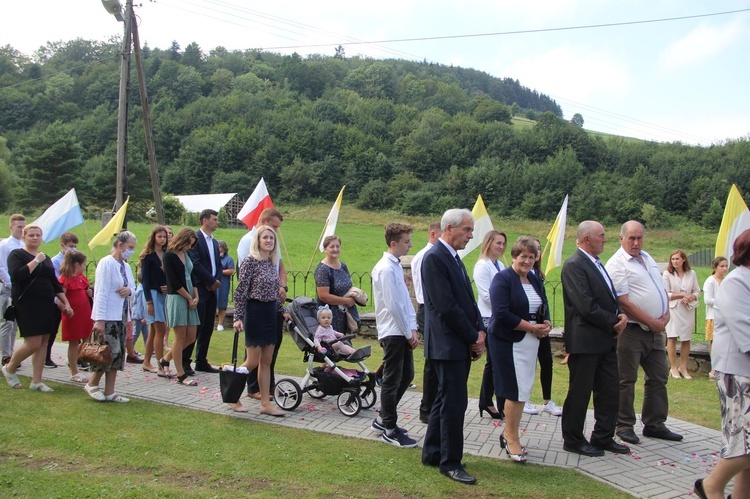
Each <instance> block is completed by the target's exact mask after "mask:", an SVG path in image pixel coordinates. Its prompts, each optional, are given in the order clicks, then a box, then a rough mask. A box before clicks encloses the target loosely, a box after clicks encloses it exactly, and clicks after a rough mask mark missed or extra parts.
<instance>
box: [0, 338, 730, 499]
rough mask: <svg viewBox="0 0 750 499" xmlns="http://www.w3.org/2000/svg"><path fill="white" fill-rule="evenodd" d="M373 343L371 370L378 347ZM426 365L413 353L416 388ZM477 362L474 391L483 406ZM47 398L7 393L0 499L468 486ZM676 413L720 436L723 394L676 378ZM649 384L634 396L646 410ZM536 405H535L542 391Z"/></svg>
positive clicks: (536, 490) (373, 450)
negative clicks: (719, 396)
mask: <svg viewBox="0 0 750 499" xmlns="http://www.w3.org/2000/svg"><path fill="white" fill-rule="evenodd" d="M231 341H232V334H231V333H229V332H222V333H219V332H216V333H214V341H213V342H212V347H211V355H210V358H211V360H212V361H214V362H217V363H218V362H221V361H225V360H229V357H230V353H231ZM365 343H370V344H372V346H373V348H372V351H373V355H372V357H370V358H369V359H367V361H366V364H367V366H368V367H369V368H370V369H371V370H374V369H375V368H377V366H378V365H379V363H380V360H381V355H382V350H381V349H380V347H379V346H378V345H377V343H376V342H374V341H367V340H357V341H356V344H357V345H358V346H361V345H362V344H365ZM423 362H424V359H423V357H422V354H421V350H419V349H418V350H417V351H416V355H415V369H416V372H417V376H416V379H415V383H416V384H417V387H418V388H417V389H418V390H421V373H422V366H423ZM304 369H305V365H304V363H303V362H302V353H301V352H300V351H299V349H298V348H297V347H296V345H295V344H294V342H293V341H292V340H291V338H289V337H285V339H284V343H283V345H282V348H281V351H280V354H279V360H278V363H277V372H278V376H280V377H281V376H283V375H285V374H288V375H292V376H301V375H302V374H303V373H304ZM481 370H482V361H480V362H479V363H477V364H475V365H474V366H473V368H472V371H471V376H470V380H469V394H470V396H471V397H473V398H476V397H477V396H478V393H479V382H480V376H481ZM53 386H54V388H55V393H54V394H52V395H43V394H40V393H36V392H31V391H29V390H12V389H10V388H9V387H8V386H7V385H6V384H4V383H3V384H1V385H0V399H1V400H3V403H1V404H0V420H2V421H3V427H4V429H5V431H3V432H0V463H1V466H0V495H1V496H3V497H102V496H112V497H147V496H152V497H184V496H188V495H189V496H191V497H236V496H238V495H241V496H250V497H266V496H270V495H273V496H279V497H299V496H304V497H330V496H356V497H384V496H420V497H424V496H429V497H453V496H457V495H461V494H466V493H467V492H468V491H467V489H466V488H465V486H461V485H458V484H455V483H453V482H451V481H450V480H447V479H444V478H442V477H440V475H439V474H438V472H437V470H433V469H428V468H425V467H423V466H422V465H421V464H420V454H419V450H418V449H396V448H394V447H391V446H387V445H383V444H382V443H379V442H373V441H369V440H360V439H353V438H347V437H337V436H332V435H327V434H322V433H315V432H311V431H305V430H296V429H292V428H285V427H281V426H276V425H270V424H265V423H258V422H254V421H244V420H240V419H235V418H231V417H225V416H218V415H216V414H209V413H203V412H200V411H191V410H188V409H183V408H178V407H172V406H165V405H161V404H157V403H152V402H145V401H139V400H134V401H133V402H131V403H130V404H127V405H117V404H94V403H92V402H91V401H90V400H88V398H86V397H84V396H83V395H82V392H81V391H80V388H77V387H75V386H68V385H59V384H53ZM668 389H669V394H670V403H671V405H670V415H671V416H674V417H677V418H680V419H685V420H688V421H692V422H695V423H698V424H703V425H706V426H708V427H711V428H714V429H718V428H719V422H720V417H719V409H718V401H717V396H716V389H715V388H714V385H713V383H712V382H709V381H708V380H707V378H706V377H705V376H696V378H695V380H693V381H686V380H682V381H676V380H670V382H669V385H668ZM566 390H567V368H565V367H564V366H560V365H559V359H556V360H555V378H554V381H553V398H554V400H555V401H557V403H558V404H562V402H563V400H564V398H565V393H566ZM642 394H643V391H642V382H641V383H640V384H639V386H638V389H637V396H636V410H637V411H640V404H641V401H642ZM532 401H533V402H535V403H537V404H540V403H541V393H540V388H539V384H538V383H537V384H536V385H535V387H534V392H533V394H532ZM464 461H465V462H466V463H467V464H468V466H469V469H470V471H471V472H472V473H473V474H475V476H477V477H478V479H479V484H478V485H477V486H476V487H472V488H471V490H470V493H471V494H472V496H476V497H497V496H498V494H501V495H502V497H535V498H536V497H539V498H557V497H581V498H584V497H628V496H627V495H625V494H622V493H620V492H619V491H617V490H614V489H612V488H610V487H608V486H606V485H604V484H602V483H600V482H597V481H596V480H593V479H590V478H588V477H585V476H582V475H580V474H578V473H577V472H576V471H574V470H571V469H561V468H555V467H549V466H538V465H526V466H519V465H517V464H514V463H511V462H509V461H506V460H502V461H498V460H496V459H489V458H480V457H474V456H468V455H467V456H465V458H464Z"/></svg>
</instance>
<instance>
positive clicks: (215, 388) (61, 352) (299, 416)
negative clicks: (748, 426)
mask: <svg viewBox="0 0 750 499" xmlns="http://www.w3.org/2000/svg"><path fill="white" fill-rule="evenodd" d="M66 348H67V346H66V345H64V344H55V346H54V350H53V359H54V360H55V362H56V363H58V364H60V367H59V368H57V369H45V370H44V378H45V379H47V380H50V381H55V382H60V383H65V384H70V385H76V383H73V382H71V381H70V380H69V378H70V371H69V370H68V369H67V368H66V367H65V364H66V362H67V357H66ZM303 369H304V367H303V366H300V372H301V373H303V372H304V371H303ZM30 370H31V363H30V362H29V361H27V362H25V363H24V365H23V367H21V368H20V369H19V371H18V374H19V375H22V376H29V374H30ZM283 377H285V376H277V379H281V378H283ZM289 377H290V378H291V379H294V380H295V381H297V382H300V381H301V378H299V377H294V376H289ZM218 378H219V376H218V374H207V373H198V376H196V377H195V378H194V379H195V380H197V381H198V383H199V386H197V387H188V386H182V385H179V384H177V382H176V381H175V380H165V379H164V378H159V377H157V376H156V375H155V374H150V373H146V372H143V370H142V369H141V366H140V365H133V364H128V365H127V366H126V369H125V371H124V372H121V373H119V374H118V377H117V392H118V393H120V394H122V395H124V396H127V397H133V398H137V399H142V400H150V401H153V402H158V403H164V404H170V405H175V406H180V407H185V408H189V409H195V410H202V411H208V412H212V413H215V414H220V415H224V416H230V417H236V418H240V419H249V420H253V421H260V422H264V423H272V424H277V425H282V426H288V427H292V428H299V429H305V430H311V431H318V432H323V433H329V434H336V435H344V436H349V437H354V438H364V439H368V440H378V439H379V434H377V433H375V432H373V431H372V430H371V429H370V424H371V423H372V419H373V418H375V417H376V416H377V411H376V409H377V408H378V407H379V404H378V403H376V404H375V407H373V408H371V409H367V410H362V411H361V412H360V413H359V414H358V415H357V416H355V417H353V418H349V417H346V416H344V415H343V414H341V412H339V410H338V408H337V406H336V397H326V398H324V399H321V400H316V399H313V398H311V397H309V396H307V395H305V396H304V398H303V400H302V403H301V404H300V406H299V407H298V408H297V409H295V410H294V411H291V412H289V413H288V415H287V417H284V418H275V417H272V416H265V415H260V414H259V413H258V408H259V406H260V402H258V401H255V400H251V399H248V398H243V404H244V405H245V406H247V407H248V408H249V409H250V412H248V413H234V412H232V411H231V410H229V408H228V406H227V404H223V403H222V402H221V394H220V393H219V379H218ZM24 384H26V382H25V381H24ZM79 386H80V385H79ZM81 395H82V396H85V394H84V393H83V389H81ZM378 400H380V397H379V394H378ZM420 400H421V393H420V392H418V391H414V390H409V391H407V393H406V394H405V395H404V398H403V400H402V403H401V405H400V407H399V412H400V421H399V425H401V426H404V427H406V428H407V429H408V430H409V434H410V435H411V436H412V437H413V438H416V439H417V440H418V441H419V445H420V446H421V439H422V438H423V437H424V433H425V430H426V426H427V425H425V424H423V423H422V422H420V421H419V402H420ZM559 402H562V401H559ZM477 407H478V401H477V400H476V399H469V405H468V408H467V411H466V419H465V427H464V434H465V436H466V440H465V445H464V452H465V453H466V454H471V455H476V456H483V457H488V458H492V459H508V458H507V456H505V455H504V454H503V453H502V451H501V449H500V445H499V442H498V439H499V436H500V434H501V433H502V431H503V428H504V425H503V422H502V421H498V420H493V419H491V418H489V417H485V418H482V417H480V416H479V411H478V408H477ZM717 410H718V409H717ZM667 425H668V426H669V428H670V429H672V430H673V431H676V432H678V433H681V434H683V435H684V436H685V439H684V440H683V441H682V442H676V443H675V442H665V441H662V440H656V439H651V438H646V437H642V438H641V443H640V444H638V445H631V453H630V454H629V455H617V454H612V453H609V452H608V453H607V454H606V455H605V456H604V457H598V458H592V457H584V456H580V455H578V454H572V453H569V452H566V451H564V450H563V448H562V447H563V442H562V437H561V419H560V418H558V417H555V416H551V415H550V414H547V413H542V414H539V415H534V416H531V415H527V414H524V415H523V418H522V420H521V431H522V433H523V434H522V437H521V438H522V440H523V442H524V443H525V444H526V445H527V448H528V452H529V454H528V462H529V463H534V464H541V465H549V466H559V467H565V468H573V469H576V470H578V471H579V472H580V473H583V474H584V475H587V476H590V477H592V478H594V479H597V480H599V481H601V482H604V483H606V484H609V485H611V486H613V487H615V488H617V489H620V490H623V491H625V492H627V493H629V494H631V495H633V496H635V497H649V498H656V497H658V498H675V497H688V496H691V495H692V490H693V482H694V481H695V480H696V479H697V478H700V477H704V476H705V475H707V474H708V473H709V472H710V471H711V470H712V469H713V467H714V466H715V464H716V461H717V460H718V455H719V451H720V449H721V433H720V432H718V431H716V430H712V429H708V428H704V427H702V426H698V425H695V424H692V423H689V422H686V421H681V420H678V419H674V418H669V420H667ZM593 426H594V417H593V411H588V415H587V418H586V430H585V432H586V434H588V433H590V431H591V429H592V428H593ZM640 430H641V428H640V423H639V424H638V425H637V426H636V433H638V434H639V435H640Z"/></svg>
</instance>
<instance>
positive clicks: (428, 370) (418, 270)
mask: <svg viewBox="0 0 750 499" xmlns="http://www.w3.org/2000/svg"><path fill="white" fill-rule="evenodd" d="M427 231H428V238H429V240H428V241H427V245H426V246H425V247H424V248H422V249H421V250H419V251H418V252H417V254H416V255H414V258H412V260H411V278H412V281H413V282H414V296H415V297H416V299H417V330H418V331H419V334H421V335H422V337H424V294H423V292H422V258H423V257H424V254H425V253H427V250H429V249H430V248H432V246H433V245H434V244H435V242H436V241H437V240H438V238H439V237H440V236H441V235H442V234H443V231H442V230H440V220H438V221H437V222H433V223H431V224H430V227H429V228H428V229H427ZM435 394H437V378H436V377H435V371H434V370H433V369H432V363H431V362H430V361H429V360H427V359H425V361H424V371H423V373H422V401H421V402H420V404H419V420H420V421H421V422H423V423H424V424H427V422H428V421H429V419H430V412H431V411H432V402H433V401H434V400H435Z"/></svg>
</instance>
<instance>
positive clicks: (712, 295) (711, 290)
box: [703, 275, 719, 321]
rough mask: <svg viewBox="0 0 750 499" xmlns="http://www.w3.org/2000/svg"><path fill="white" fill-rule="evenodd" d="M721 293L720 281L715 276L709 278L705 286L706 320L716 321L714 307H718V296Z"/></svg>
mask: <svg viewBox="0 0 750 499" xmlns="http://www.w3.org/2000/svg"><path fill="white" fill-rule="evenodd" d="M718 293H719V281H717V280H716V277H715V276H713V275H710V276H708V279H706V282H705V283H704V284H703V301H704V302H706V320H707V321H708V320H713V319H714V307H716V295H717V294H718Z"/></svg>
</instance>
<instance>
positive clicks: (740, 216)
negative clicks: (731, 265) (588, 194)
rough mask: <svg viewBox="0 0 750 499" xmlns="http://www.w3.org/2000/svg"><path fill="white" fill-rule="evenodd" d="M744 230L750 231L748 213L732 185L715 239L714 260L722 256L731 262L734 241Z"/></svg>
mask: <svg viewBox="0 0 750 499" xmlns="http://www.w3.org/2000/svg"><path fill="white" fill-rule="evenodd" d="M746 229H750V211H748V210H747V205H746V204H745V200H744V199H742V196H741V195H740V191H739V190H738V189H737V186H736V185H734V184H732V188H731V189H730V190H729V197H728V198H727V205H726V206H725V207H724V217H723V218H722V219H721V227H720V228H719V235H718V237H717V238H716V248H715V250H714V258H715V257H717V256H723V257H724V258H726V259H727V260H729V261H730V262H731V261H732V255H733V254H734V249H733V248H734V240H735V239H737V237H738V236H739V235H740V234H742V233H743V232H744V231H745V230H746Z"/></svg>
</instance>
